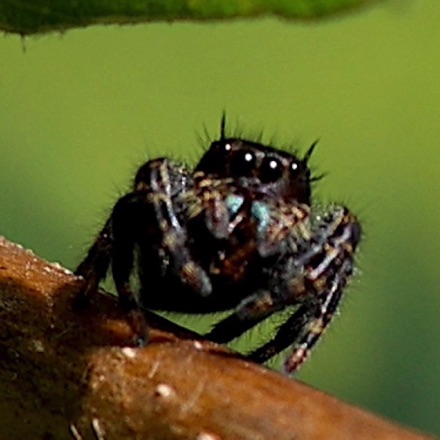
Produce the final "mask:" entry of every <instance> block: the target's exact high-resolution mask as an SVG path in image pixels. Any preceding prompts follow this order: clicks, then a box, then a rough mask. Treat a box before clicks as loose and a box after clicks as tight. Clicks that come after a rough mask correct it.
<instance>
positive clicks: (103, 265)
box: [75, 218, 113, 307]
mask: <svg viewBox="0 0 440 440" xmlns="http://www.w3.org/2000/svg"><path fill="white" fill-rule="evenodd" d="M112 245H113V238H112V232H111V218H109V219H108V220H107V222H106V223H105V225H104V227H103V228H102V230H101V232H100V233H99V235H98V237H97V238H96V240H95V242H94V243H93V245H92V246H91V247H90V249H89V251H88V253H87V255H86V257H85V258H84V260H83V261H82V262H81V263H80V264H79V266H78V267H77V268H76V270H75V274H76V275H79V276H82V277H83V278H84V279H85V281H86V282H85V285H84V287H83V288H82V289H81V291H80V292H79V295H78V296H77V298H76V300H77V301H76V302H77V305H78V306H80V307H83V306H85V305H87V304H88V302H89V301H90V297H91V295H92V294H93V292H95V291H96V289H97V288H98V285H99V282H100V281H101V280H103V279H104V278H105V276H106V274H107V270H108V268H109V266H110V261H111V256H112Z"/></svg>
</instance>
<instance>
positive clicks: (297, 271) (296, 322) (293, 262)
mask: <svg viewBox="0 0 440 440" xmlns="http://www.w3.org/2000/svg"><path fill="white" fill-rule="evenodd" d="M360 235H361V229H360V225H359V223H358V221H357V219H356V218H355V217H354V216H353V215H352V214H351V213H350V212H349V211H348V210H347V209H346V208H335V209H334V210H333V211H332V212H330V213H329V214H328V215H327V216H326V217H325V218H324V219H323V220H322V222H321V223H320V224H319V225H318V227H317V228H316V230H315V235H314V236H313V240H312V243H313V244H312V245H311V246H310V247H309V248H308V249H307V250H305V251H304V252H302V253H300V254H299V255H297V256H295V257H289V258H287V259H285V261H284V263H283V264H282V265H281V268H280V269H281V271H280V272H279V275H280V276H278V277H276V280H277V282H278V283H279V284H278V288H277V287H276V286H274V290H273V291H272V292H271V293H269V292H266V293H265V294H266V296H268V297H269V298H272V297H275V298H276V299H278V301H279V300H280V298H281V301H283V300H284V301H285V304H287V305H288V304H295V303H297V304H298V303H299V304H300V305H299V308H298V309H297V310H296V311H295V312H294V313H293V315H292V316H290V317H289V318H288V320H287V321H286V322H284V323H283V324H282V325H281V326H280V327H279V329H278V331H277V334H276V335H275V337H274V338H273V339H272V340H270V341H269V342H267V343H266V344H264V345H263V346H262V347H260V348H258V349H256V350H255V351H254V352H252V353H251V354H250V355H249V358H250V359H252V360H254V361H256V362H264V361H266V360H268V359H269V358H271V357H272V356H274V355H275V354H277V353H279V352H280V351H282V350H284V349H286V348H287V347H289V346H292V345H293V352H292V353H291V354H290V355H289V356H288V357H287V359H286V361H285V365H284V366H285V370H286V372H288V373H294V372H295V371H297V370H298V368H299V367H300V366H301V364H302V363H303V362H304V361H305V360H306V359H307V357H308V355H309V353H310V351H311V350H312V348H313V347H314V345H315V344H316V343H317V341H318V340H319V338H320V337H321V336H322V334H323V332H324V331H325V329H326V328H327V326H328V325H329V324H330V321H331V319H332V318H333V316H334V314H335V312H336V310H337V307H338V306H339V303H340V301H341V298H342V294H343V289H344V287H345V286H346V284H347V282H348V280H349V278H350V276H351V275H352V273H353V260H354V252H355V250H356V248H357V245H358V243H359V240H360ZM280 281H281V282H280ZM283 298H284V299H283ZM257 305H258V303H257ZM254 307H255V305H254ZM248 308H249V305H248ZM256 308H257V309H258V307H256ZM253 313H255V312H253Z"/></svg>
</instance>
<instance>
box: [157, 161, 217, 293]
mask: <svg viewBox="0 0 440 440" xmlns="http://www.w3.org/2000/svg"><path fill="white" fill-rule="evenodd" d="M174 171H175V170H173V169H172V168H170V166H169V164H167V162H166V161H162V162H161V163H159V164H158V166H155V167H153V168H152V169H151V170H150V193H149V196H148V199H149V202H150V203H151V205H152V206H153V209H154V212H155V216H156V221H157V224H158V227H159V229H160V232H161V236H162V239H161V249H162V250H163V252H164V253H165V254H166V255H167V257H168V260H169V270H171V272H172V273H174V274H175V275H176V276H178V277H179V278H180V279H181V280H182V281H183V283H184V284H185V285H186V286H188V287H189V288H190V289H191V290H193V291H194V292H197V293H198V294H200V295H201V296H208V295H209V294H210V293H211V291H212V285H211V281H210V279H209V276H208V274H207V273H206V272H205V270H204V269H203V268H202V267H201V266H200V265H199V264H198V263H197V262H196V261H195V260H194V259H193V257H192V255H191V252H190V250H189V248H188V242H189V241H188V234H187V230H186V228H185V227H184V226H183V225H182V223H181V219H180V218H179V216H178V211H179V207H178V206H176V203H177V202H176V199H177V198H178V197H179V192H180V193H182V192H183V190H184V189H186V188H180V187H176V185H175V184H174V180H175V179H174V177H173V172H174ZM181 209H182V208H181V207H180V210H181Z"/></svg>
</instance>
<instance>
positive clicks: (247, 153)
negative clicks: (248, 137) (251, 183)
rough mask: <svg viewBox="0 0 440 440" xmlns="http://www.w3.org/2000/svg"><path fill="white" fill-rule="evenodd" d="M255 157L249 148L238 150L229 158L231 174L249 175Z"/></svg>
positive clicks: (253, 168)
mask: <svg viewBox="0 0 440 440" xmlns="http://www.w3.org/2000/svg"><path fill="white" fill-rule="evenodd" d="M255 162H256V157H255V154H254V152H253V151H251V150H239V151H236V152H235V153H234V155H233V156H232V158H231V174H232V175H234V176H240V177H246V176H250V175H251V174H252V173H253V171H254V170H255Z"/></svg>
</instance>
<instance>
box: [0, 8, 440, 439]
mask: <svg viewBox="0 0 440 440" xmlns="http://www.w3.org/2000/svg"><path fill="white" fill-rule="evenodd" d="M439 18H440V2H438V1H436V0H408V1H404V2H391V3H385V4H383V5H382V6H378V7H375V8H371V9H366V10H364V11H361V12H359V13H357V14H353V15H348V16H343V17H341V18H337V19H332V20H331V21H327V22H319V23H318V22H316V23H307V24H304V23H297V22H284V21H276V20H273V19H267V20H255V21H248V22H229V23H225V24H221V23H210V24H208V25H201V24H192V23H186V24H172V25H170V24H151V25H140V26H133V27H118V26H108V27H93V28H89V29H82V30H76V31H69V32H67V33H66V34H65V35H59V34H57V35H50V36H44V37H38V38H29V39H26V40H24V41H23V40H21V39H20V38H19V37H15V36H5V37H4V38H2V41H0V151H1V162H0V163H1V170H0V188H1V191H0V206H1V215H0V234H3V235H5V236H6V237H8V238H9V239H11V240H14V241H17V242H19V243H21V244H23V245H24V246H25V247H28V248H32V249H33V250H34V251H35V252H36V253H38V254H40V255H41V256H43V257H44V258H46V259H48V260H50V261H58V262H61V263H62V264H64V265H66V266H67V267H69V268H74V267H75V265H76V264H77V263H78V262H79V260H80V259H81V256H82V255H83V254H84V252H85V250H86V247H87V245H88V244H89V243H90V241H91V239H92V238H93V236H94V235H95V233H96V232H97V230H98V228H99V226H100V225H101V224H102V222H103V221H104V220H105V218H106V215H107V214H108V212H109V210H110V208H111V206H112V204H113V203H114V201H115V200H116V198H117V197H118V196H119V195H121V194H122V193H123V192H124V191H125V190H126V189H127V187H128V185H129V183H130V181H131V177H132V174H133V172H134V171H135V170H136V168H137V166H138V165H140V164H141V163H142V162H143V161H145V160H146V159H148V158H154V157H156V156H158V155H170V156H172V157H175V158H180V159H182V158H184V159H185V160H187V161H188V162H189V163H191V164H193V163H195V161H196V160H197V158H198V157H199V155H200V154H201V152H202V148H201V145H200V142H199V140H198V139H199V137H200V136H202V137H203V136H204V135H203V133H204V127H206V129H207V131H208V132H209V133H210V134H211V136H212V137H215V136H216V134H217V133H218V129H219V120H220V116H221V113H222V111H223V110H226V112H227V114H228V116H229V121H230V126H231V127H232V128H237V127H239V128H241V130H242V132H244V133H250V134H252V133H258V132H259V131H261V130H263V132H264V133H265V135H266V140H270V139H272V138H275V139H276V140H277V141H278V142H280V143H282V144H285V143H291V144H293V145H295V146H297V147H298V148H299V149H300V150H302V151H305V149H306V148H307V147H308V146H309V144H310V143H311V142H312V141H313V140H315V139H316V138H318V137H319V138H320V139H321V141H320V144H319V148H318V150H317V152H316V153H315V155H314V157H313V159H312V165H313V167H314V169H315V170H316V171H317V172H325V173H327V176H326V177H325V179H323V180H322V181H321V182H319V184H318V185H317V187H316V193H315V194H316V200H319V201H323V202H325V203H327V202H331V201H336V202H342V203H345V204H347V205H348V206H349V207H350V208H351V209H352V210H353V211H354V212H355V213H357V214H358V215H359V217H360V219H361V221H362V224H363V226H364V230H365V238H364V241H363V243H362V246H361V251H360V257H359V267H360V273H359V275H358V276H357V277H356V280H355V281H354V282H353V283H352V285H351V287H350V289H349V292H348V295H347V297H346V300H345V302H344V304H343V306H342V308H341V316H340V317H339V318H338V319H337V320H336V322H335V323H334V325H333V326H332V328H331V329H330V330H329V331H328V332H327V334H326V336H325V337H324V342H323V343H321V344H320V345H319V346H318V348H317V349H316V350H315V352H314V354H313V355H312V358H311V360H310V361H309V362H308V363H307V364H306V365H305V366H304V367H303V369H302V370H301V372H300V374H299V378H300V379H301V380H303V381H305V382H307V383H310V384H312V385H313V386H314V387H317V388H320V389H322V390H325V391H327V392H329V393H332V394H334V395H336V396H338V397H340V398H341V399H344V400H346V401H349V402H352V403H355V404H356V405H360V406H362V407H365V408H368V409H370V410H372V411H374V412H377V413H380V414H382V415H384V416H386V417H389V418H392V419H394V420H397V421H399V422H401V423H404V424H406V425H410V426H413V427H416V428H419V429H421V430H424V431H427V432H431V433H435V434H440V393H439V390H440V368H439V366H440V320H439V318H438V312H439V311H440V285H439V278H438V263H439V255H440V205H439V201H438V198H439V195H440V183H439V178H438V175H439V171H440V146H439V144H440V141H439V122H440V25H439ZM30 313H32V311H30ZM260 336H261V335H260Z"/></svg>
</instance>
